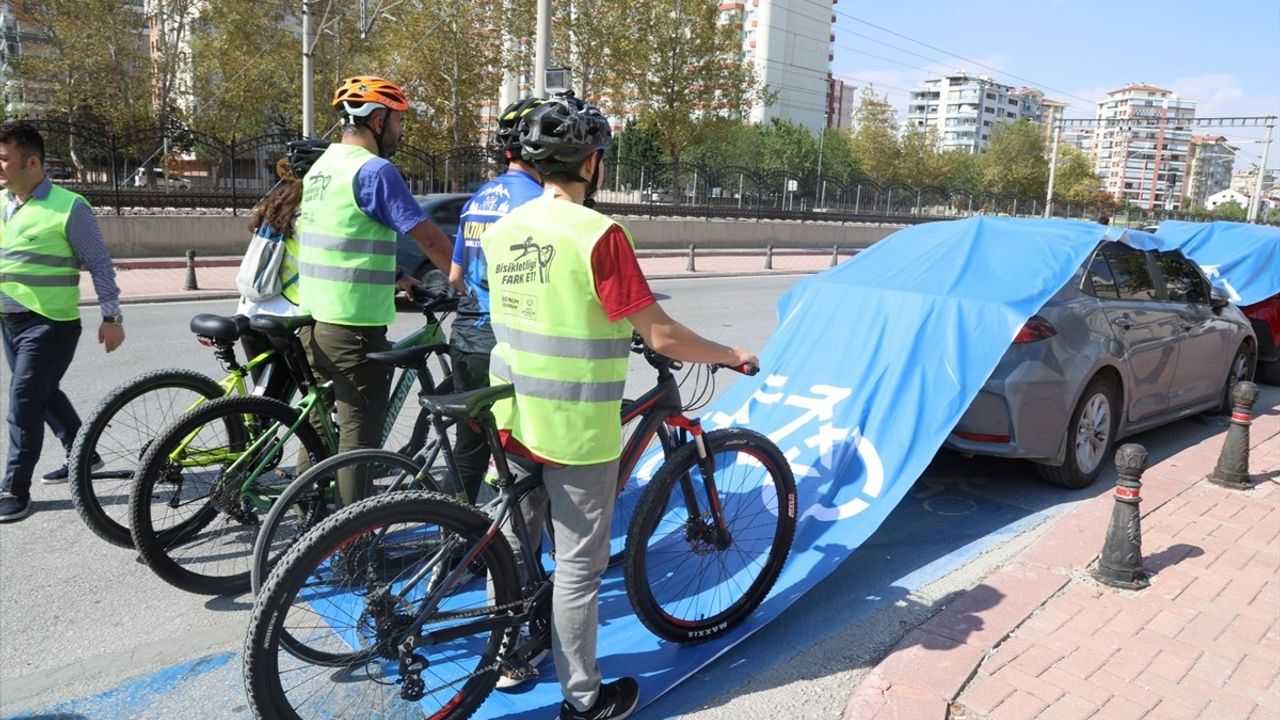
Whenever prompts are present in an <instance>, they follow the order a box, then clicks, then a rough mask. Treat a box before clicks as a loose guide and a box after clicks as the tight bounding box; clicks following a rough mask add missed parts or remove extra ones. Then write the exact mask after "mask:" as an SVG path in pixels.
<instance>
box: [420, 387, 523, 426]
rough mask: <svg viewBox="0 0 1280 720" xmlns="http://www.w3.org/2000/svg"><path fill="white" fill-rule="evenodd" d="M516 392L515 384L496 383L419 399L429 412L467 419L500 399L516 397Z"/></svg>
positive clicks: (421, 396) (422, 396) (424, 396)
mask: <svg viewBox="0 0 1280 720" xmlns="http://www.w3.org/2000/svg"><path fill="white" fill-rule="evenodd" d="M515 394H516V387H515V385H495V386H493V387H487V388H480V389H479V390H468V391H466V392H460V393H454V394H452V395H420V396H419V397H418V401H419V402H421V403H422V407H424V408H426V410H427V412H430V413H434V414H437V415H444V416H445V417H451V418H455V419H458V420H466V419H469V418H473V417H475V416H476V415H479V414H480V412H481V411H482V410H485V409H486V408H488V407H489V406H490V405H493V404H494V403H496V402H498V401H499V400H505V399H507V398H509V397H515Z"/></svg>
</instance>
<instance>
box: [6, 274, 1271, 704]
mask: <svg viewBox="0 0 1280 720" xmlns="http://www.w3.org/2000/svg"><path fill="white" fill-rule="evenodd" d="M793 281H794V278H725V279H700V280H668V281H660V282H656V283H655V284H654V286H655V290H656V291H657V292H659V293H660V294H661V295H662V296H663V304H664V306H665V307H666V308H667V309H668V311H669V312H671V314H672V315H674V316H675V317H677V318H679V319H681V320H682V321H684V322H686V324H688V325H690V326H691V327H693V328H695V329H696V330H698V331H700V332H702V333H704V334H706V335H708V336H710V337H712V338H715V339H717V340H720V341H722V342H726V343H731V344H737V345H743V346H747V347H753V348H759V347H761V346H762V345H763V344H764V342H765V340H766V339H767V338H768V337H769V335H770V334H771V333H772V332H773V330H774V329H775V327H776V318H775V315H774V311H773V307H774V303H775V301H776V300H777V298H778V297H779V296H780V295H781V294H782V293H783V292H784V291H785V289H786V288H787V287H788V286H789V285H790V284H791V282H793ZM231 309H232V304H231V303H230V302H229V301H219V302H205V303H175V304H165V305H151V306H130V307H129V308H128V310H127V312H128V320H127V326H126V328H127V331H128V339H127V342H126V344H125V345H124V347H123V348H122V349H121V350H120V351H118V352H117V353H114V354H112V355H110V356H108V355H104V354H103V353H102V351H101V348H100V347H98V346H97V345H96V340H95V337H94V336H95V333H96V327H95V326H92V325H91V326H89V327H88V328H87V330H88V331H87V332H86V334H85V336H84V337H82V339H81V347H80V349H79V352H78V356H77V359H76V362H75V363H74V364H73V366H72V369H71V371H70V372H69V374H68V377H67V379H66V381H65V382H64V387H65V389H66V390H67V392H68V395H70V397H71V399H72V401H73V402H74V403H75V404H76V406H77V407H78V408H81V409H82V411H84V410H87V409H88V408H90V407H92V406H93V404H94V403H96V402H97V400H98V399H99V398H100V397H102V395H103V394H105V393H106V392H108V391H109V390H110V389H111V388H112V387H114V386H115V385H117V384H118V383H119V382H121V381H122V380H124V379H125V378H127V377H130V376H133V375H136V374H138V373H141V372H145V371H147V370H151V369H156V368H162V367H171V366H177V367H189V368H195V369H200V370H203V371H206V372H209V373H211V374H215V375H217V374H220V371H219V369H218V367H217V365H216V363H215V362H214V360H213V358H212V357H211V355H210V353H209V351H208V350H207V349H206V348H203V347H202V346H200V345H197V344H196V343H195V342H194V340H193V339H192V336H191V334H190V333H189V332H188V331H187V321H188V319H189V318H190V316H191V315H193V314H195V313H197V312H230V310H231ZM414 321H415V317H414V316H413V315H412V314H409V313H404V314H402V316H401V318H400V321H399V322H398V323H397V327H396V331H395V332H393V333H392V334H393V336H398V335H400V334H401V333H403V332H404V331H405V330H407V329H409V328H411V327H413V325H414ZM650 372H651V371H650V370H649V368H648V366H647V365H645V364H644V363H643V362H635V363H633V365H632V371H631V375H630V378H629V385H630V386H631V390H632V391H633V392H634V391H638V390H642V389H645V388H646V387H647V386H648V384H649V382H650V381H651V377H649V373H650ZM1278 396H1280V392H1270V394H1269V395H1267V396H1264V402H1270V403H1271V404H1273V405H1274V404H1275V403H1276V401H1277V397H1278ZM1268 398H1269V400H1268ZM1219 429H1220V428H1219V427H1216V426H1215V425H1214V424H1212V423H1205V422H1203V421H1194V420H1189V421H1183V422H1181V423H1177V424H1175V425H1172V426H1168V427H1167V428H1165V429H1162V430H1157V431H1154V432H1150V433H1145V434H1143V435H1141V436H1139V437H1137V438H1135V441H1137V442H1143V443H1144V444H1146V445H1147V446H1148V448H1149V450H1150V451H1151V453H1152V455H1153V458H1155V459H1159V458H1162V457H1166V456H1168V455H1170V454H1172V453H1174V452H1176V451H1177V450H1178V449H1179V448H1181V447H1184V446H1185V445H1186V444H1187V443H1189V442H1192V441H1195V440H1199V439H1201V438H1203V437H1205V436H1207V435H1209V434H1212V433H1213V432H1216V431H1218V430H1219ZM6 443H7V439H5V438H3V437H0V452H2V451H3V450H4V449H5V444H6ZM56 445H57V443H56V442H54V441H53V440H52V438H50V440H49V441H47V442H46V447H45V452H44V455H43V457H42V465H41V471H44V470H46V469H49V468H52V467H55V466H56V465H57V464H59V463H60V462H61V460H62V458H61V452H60V449H58V448H57V447H56ZM1153 462H1154V460H1153ZM1034 478H1035V473H1034V470H1033V468H1032V467H1031V466H1030V465H1028V464H1026V463H1020V462H1006V461H997V460H992V459H966V458H962V457H959V456H957V455H953V454H950V453H945V452H944V453H941V454H940V455H939V456H938V458H936V459H935V461H934V463H933V465H932V466H931V467H930V469H929V471H928V472H927V473H926V475H925V476H924V477H923V478H922V479H921V480H920V481H919V482H918V483H917V484H916V486H915V487H914V488H913V490H912V491H911V493H910V494H909V495H908V496H907V498H906V499H904V500H903V501H902V503H901V505H900V506H899V507H898V508H897V509H896V510H895V511H894V512H893V514H891V515H890V516H889V518H888V520H887V521H886V522H885V523H884V525H883V526H882V527H881V528H880V530H879V531H877V532H876V534H875V535H873V536H872V538H871V539H870V540H869V541H868V542H867V543H865V544H864V545H863V546H862V547H861V548H860V549H859V550H858V551H857V552H855V553H854V554H853V555H852V556H851V557H850V558H849V559H848V560H847V561H846V562H844V563H843V564H842V565H841V566H840V567H839V568H837V569H836V570H835V571H834V572H833V573H832V574H831V575H830V576H829V577H828V578H827V579H826V580H824V581H823V582H822V583H821V584H819V585H818V586H817V587H816V588H815V589H814V590H812V591H811V592H809V593H808V594H806V595H805V596H804V597H803V598H801V599H800V600H799V601H797V603H796V604H795V605H793V606H792V608H791V609H790V610H788V611H787V612H786V614H785V615H784V616H783V617H781V618H779V619H778V620H776V621H775V622H773V623H771V624H770V625H768V626H767V627H765V628H764V629H762V630H761V631H760V632H758V633H756V634H755V635H753V636H752V637H750V638H748V639H747V640H745V641H744V642H743V643H741V644H739V645H738V646H736V647H734V648H733V649H731V650H730V651H728V652H727V653H726V654H725V655H723V656H721V657H720V658H719V659H718V660H716V661H715V662H714V663H713V664H711V665H710V666H708V667H706V668H704V669H703V670H701V671H699V672H698V673H697V674H696V675H695V676H694V677H692V678H690V679H689V680H687V681H686V682H685V683H683V684H682V685H680V686H679V687H677V688H676V689H675V690H673V691H672V692H670V693H668V694H667V695H666V696H664V697H662V698H660V699H659V700H658V701H657V702H655V703H654V704H652V705H650V706H649V707H647V708H646V709H645V710H644V711H643V712H641V713H640V714H638V715H637V717H640V718H666V717H688V718H697V719H698V720H704V719H711V718H717V719H718V718H725V719H730V718H732V720H746V719H749V718H762V719H763V718H769V719H770V720H772V718H776V717H814V718H836V717H839V716H840V713H841V711H842V710H843V707H844V704H845V702H846V701H847V699H848V695H849V693H850V692H851V691H852V690H853V688H854V687H855V686H856V683H857V681H858V679H860V678H861V676H862V675H863V674H865V673H866V672H867V671H868V670H869V669H870V668H871V667H874V665H875V663H876V661H877V660H878V659H879V658H880V657H881V656H883V654H884V653H885V652H887V650H888V649H889V648H891V647H892V646H893V644H894V643H896V641H897V640H898V638H900V637H901V636H902V635H903V634H905V633H906V632H907V631H908V630H909V629H910V628H911V627H914V626H915V625H917V624H919V623H920V622H922V621H923V620H924V619H926V618H927V617H929V616H930V615H932V614H933V613H934V612H936V611H937V610H938V609H940V607H941V606H942V605H943V604H945V603H946V602H947V600H948V599H949V598H950V596H951V595H953V594H954V593H956V592H958V591H962V590H964V589H967V588H968V587H971V586H972V585H974V584H976V583H977V582H978V581H979V580H980V579H981V578H982V577H984V576H985V575H986V574H987V573H989V572H990V570H991V569H992V568H994V567H995V566H997V565H999V564H1000V563H1001V562H1002V561H1003V560H1004V559H1005V558H1007V557H1008V556H1010V555H1012V554H1013V553H1014V552H1015V551H1016V550H1017V549H1018V548H1020V547H1021V546H1022V545H1023V544H1025V543H1026V542H1029V541H1030V539H1033V538H1034V537H1035V535H1036V534H1037V533H1038V532H1039V531H1040V530H1041V529H1043V527H1044V525H1045V523H1046V521H1047V520H1049V519H1051V518H1052V517H1054V516H1056V515H1058V514H1060V513H1063V512H1065V511H1066V510H1068V509H1070V506H1071V504H1072V503H1074V502H1076V501H1079V500H1081V499H1083V498H1086V497H1091V496H1093V495H1095V494H1098V493H1102V492H1105V491H1106V489H1107V488H1110V487H1111V486H1112V485H1113V484H1114V479H1115V478H1114V475H1113V474H1110V473H1108V474H1104V475H1103V477H1102V478H1101V479H1100V480H1099V481H1098V482H1097V483H1095V484H1094V486H1093V487H1092V488H1090V489H1088V490H1084V491H1076V492H1067V491H1062V490H1060V489H1055V488H1050V487H1047V486H1044V485H1041V484H1039V483H1038V482H1036V481H1035V479H1034ZM34 497H35V499H36V503H37V504H36V507H35V514H34V515H33V516H32V517H30V518H28V519H27V520H24V521H22V522H20V523H18V524H15V525H11V526H0V715H3V716H4V717H14V716H20V717H44V718H52V717H58V718H63V719H64V720H70V719H72V718H94V719H95V720H97V719H99V718H103V719H107V718H143V717H154V718H173V717H209V718H241V717H247V711H246V708H245V701H244V692H243V687H242V685H241V684H240V680H239V665H240V659H239V648H240V645H241V642H242V640H243V637H244V629H245V623H246V622H247V619H248V612H247V611H248V609H249V599H248V598H247V597H238V598H214V599H210V598H207V597H201V596H195V595H189V594H187V593H184V592H182V591H179V590H177V589H175V588H172V587H170V586H168V585H166V584H165V583H163V582H161V581H159V580H158V579H157V578H155V577H154V576H152V575H151V573H150V571H149V570H147V568H146V567H145V566H143V565H141V564H139V563H138V562H137V561H136V560H135V558H134V554H133V553H132V552H130V551H126V550H121V549H119V548H115V547H112V546H109V545H107V544H106V543H103V542H102V541H100V540H98V539H97V538H96V537H95V536H93V535H92V534H91V533H90V532H89V531H88V530H87V529H86V528H84V527H83V525H81V523H80V521H79V518H78V517H77V516H76V514H75V511H74V509H73V508H72V507H71V503H70V496H69V492H68V490H67V487H66V486H65V485H63V486H52V487H50V486H43V485H39V484H37V485H36V486H35V489H34ZM1101 541H1102V538H1101V537H1099V543H1101ZM784 708H785V710H784Z"/></svg>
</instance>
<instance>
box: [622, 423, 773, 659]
mask: <svg viewBox="0 0 1280 720" xmlns="http://www.w3.org/2000/svg"><path fill="white" fill-rule="evenodd" d="M704 439H705V441H706V446H707V450H708V452H709V454H710V455H711V457H712V458H713V460H714V463H715V473H714V477H713V480H714V482H713V483H711V484H709V483H708V482H707V479H706V478H704V477H703V475H702V470H701V465H700V464H699V461H698V454H697V446H696V445H695V444H694V443H692V442H691V443H688V444H686V445H683V446H682V447H680V449H679V450H677V451H676V452H674V453H673V454H672V455H671V457H670V458H669V459H668V460H667V462H666V463H665V464H664V465H663V466H662V468H660V469H659V470H658V473H657V474H656V476H655V477H654V479H653V481H652V482H651V483H650V484H649V487H647V488H646V489H645V491H644V495H643V496H642V497H641V499H640V504H639V506H638V507H637V508H636V514H635V517H634V518H633V519H632V521H631V525H630V527H629V528H628V531H627V556H626V566H625V570H624V577H625V578H626V583H627V595H628V596H629V597H630V599H631V605H632V606H633V607H634V608H635V611H636V615H637V616H639V618H640V621H641V622H643V623H644V625H645V627H647V628H649V630H650V631H652V632H653V633H654V634H655V635H658V636H659V637H663V638H666V639H668V640H672V641H675V642H682V643H692V642H703V641H705V640H710V639H711V638H714V637H717V636H719V635H722V634H724V633H726V632H729V631H730V630H732V629H733V628H734V627H736V626H737V625H738V624H739V623H741V622H742V621H743V620H745V619H746V618H747V616H748V615H750V614H751V613H752V612H754V611H755V609H756V608H757V607H758V606H759V605H760V603H761V602H763V601H764V599H765V596H766V595H768V593H769V590H770V589H771V588H772V587H773V584H774V582H775V581H776V580H777V579H778V574H779V573H780V572H781V571H782V565H783V563H784V562H785V561H786V559H787V555H788V553H789V552H790V551H791V541H792V539H793V536H794V534H795V512H796V490H795V478H794V477H793V476H792V474H791V468H790V466H789V465H788V464H787V461H786V458H784V457H783V456H782V452H781V451H780V450H778V447H777V446H776V445H774V444H773V443H772V442H770V441H769V439H768V438H766V437H765V436H763V435H761V434H759V433H757V432H753V431H751V430H747V429H745V428H725V429H721V430H714V431H712V432H709V433H707V434H706V435H705V436H704ZM712 484H713V485H714V487H715V494H716V498H717V499H716V500H715V501H714V502H718V503H719V506H720V516H721V518H722V519H723V528H721V526H720V524H719V523H718V522H717V520H716V516H715V515H714V514H713V512H712V503H713V500H712V499H711V498H709V494H710V487H711V485H712Z"/></svg>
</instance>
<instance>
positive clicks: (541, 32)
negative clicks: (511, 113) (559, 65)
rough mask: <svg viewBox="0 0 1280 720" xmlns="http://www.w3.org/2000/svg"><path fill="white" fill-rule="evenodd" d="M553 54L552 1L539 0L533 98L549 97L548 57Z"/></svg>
mask: <svg viewBox="0 0 1280 720" xmlns="http://www.w3.org/2000/svg"><path fill="white" fill-rule="evenodd" d="M550 54H551V0H538V30H537V34H536V35H535V36H534V56H533V96H534V97H538V98H545V97H547V56H548V55H550Z"/></svg>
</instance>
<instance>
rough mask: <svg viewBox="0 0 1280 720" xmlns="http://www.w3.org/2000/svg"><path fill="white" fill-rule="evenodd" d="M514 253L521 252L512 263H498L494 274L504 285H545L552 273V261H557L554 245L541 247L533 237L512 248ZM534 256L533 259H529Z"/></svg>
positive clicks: (494, 267)
mask: <svg viewBox="0 0 1280 720" xmlns="http://www.w3.org/2000/svg"><path fill="white" fill-rule="evenodd" d="M511 251H512V252H517V251H518V252H519V253H520V254H519V255H516V257H515V259H514V260H512V261H511V262H501V263H496V264H495V265H494V266H493V274H494V275H497V276H499V277H500V278H501V280H500V282H501V283H502V284H503V285H524V284H527V283H532V282H537V283H539V284H543V285H545V284H546V282H547V276H548V275H550V273H551V261H552V260H554V259H555V256H556V249H555V247H554V246H552V245H539V244H538V243H536V242H534V241H533V238H532V237H529V238H525V241H524V242H522V243H520V244H518V245H512V246H511ZM530 255H532V256H533V257H529V256H530Z"/></svg>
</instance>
